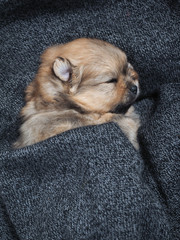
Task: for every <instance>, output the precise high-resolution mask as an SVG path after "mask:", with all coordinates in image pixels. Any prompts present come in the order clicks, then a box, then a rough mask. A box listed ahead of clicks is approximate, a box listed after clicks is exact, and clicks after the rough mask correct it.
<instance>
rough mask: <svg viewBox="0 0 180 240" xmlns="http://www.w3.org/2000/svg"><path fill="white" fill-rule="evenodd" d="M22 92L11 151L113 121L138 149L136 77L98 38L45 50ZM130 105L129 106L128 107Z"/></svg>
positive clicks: (123, 59)
mask: <svg viewBox="0 0 180 240" xmlns="http://www.w3.org/2000/svg"><path fill="white" fill-rule="evenodd" d="M41 60H42V61H41V65H40V67H39V70H38V72H37V75H36V77H35V79H34V80H33V81H32V82H31V83H30V85H29V86H28V87H27V89H26V98H25V100H26V105H25V107H23V109H22V111H21V116H22V118H23V124H22V126H21V127H20V137H19V139H18V140H17V142H16V143H15V144H14V147H15V148H22V147H25V146H27V145H31V144H34V143H37V142H40V141H42V140H45V139H47V138H49V137H52V136H54V135H56V134H59V133H62V132H65V131H67V130H70V129H73V128H77V127H81V126H87V125H96V124H102V123H107V122H111V121H113V122H116V123H117V124H118V125H119V126H120V128H121V129H122V131H123V132H124V134H125V135H126V136H127V137H128V139H129V140H130V142H131V143H132V144H133V146H134V147H135V148H136V149H138V142H137V131H138V128H139V126H140V121H139V117H138V115H137V114H136V113H135V112H134V109H133V107H132V106H131V104H132V103H133V102H134V101H135V100H136V98H137V96H138V94H139V82H138V74H137V73H136V72H135V71H134V69H133V67H132V66H131V64H129V63H128V62H127V57H126V55H125V53H124V52H123V51H121V50H120V49H119V48H117V47H115V46H113V45H111V44H109V43H107V42H104V41H101V40H97V39H86V38H82V39H76V40H74V41H72V42H69V43H67V44H63V45H57V46H53V47H50V48H48V49H47V50H46V51H45V52H44V53H43V55H42V57H41ZM130 106H131V107H130Z"/></svg>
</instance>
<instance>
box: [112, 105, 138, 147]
mask: <svg viewBox="0 0 180 240" xmlns="http://www.w3.org/2000/svg"><path fill="white" fill-rule="evenodd" d="M113 121H114V122H116V123H117V124H118V125H119V127H120V128H121V129H122V131H123V132H124V134H125V135H126V136H127V138H128V139H129V141H130V142H131V143H132V145H133V146H134V147H135V149H136V150H139V143H138V140H137V133H138V129H139V127H140V118H139V115H138V114H137V113H135V111H134V107H130V108H129V110H128V111H127V113H126V114H125V115H123V114H115V115H114V117H113Z"/></svg>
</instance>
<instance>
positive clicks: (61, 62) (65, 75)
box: [53, 57, 72, 82]
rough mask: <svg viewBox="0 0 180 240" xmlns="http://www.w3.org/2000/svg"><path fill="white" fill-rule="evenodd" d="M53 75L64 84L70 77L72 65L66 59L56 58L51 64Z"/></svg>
mask: <svg viewBox="0 0 180 240" xmlns="http://www.w3.org/2000/svg"><path fill="white" fill-rule="evenodd" d="M53 70H54V73H55V75H56V76H57V77H58V78H59V79H61V80H62V81H64V82H67V81H68V80H70V78H71V75H72V65H71V63H70V61H69V60H68V59H66V58H62V57H58V58H56V60H55V62H54V64H53Z"/></svg>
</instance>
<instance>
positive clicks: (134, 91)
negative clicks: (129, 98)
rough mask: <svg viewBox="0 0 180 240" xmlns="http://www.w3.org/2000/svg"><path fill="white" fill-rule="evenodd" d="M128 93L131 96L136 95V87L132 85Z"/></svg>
mask: <svg viewBox="0 0 180 240" xmlns="http://www.w3.org/2000/svg"><path fill="white" fill-rule="evenodd" d="M130 91H131V92H132V93H133V94H137V86H136V85H133V86H132V87H131V88H130Z"/></svg>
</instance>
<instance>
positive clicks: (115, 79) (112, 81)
mask: <svg viewBox="0 0 180 240" xmlns="http://www.w3.org/2000/svg"><path fill="white" fill-rule="evenodd" d="M117 81H118V80H117V78H112V79H110V80H108V81H107V82H106V83H117Z"/></svg>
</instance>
